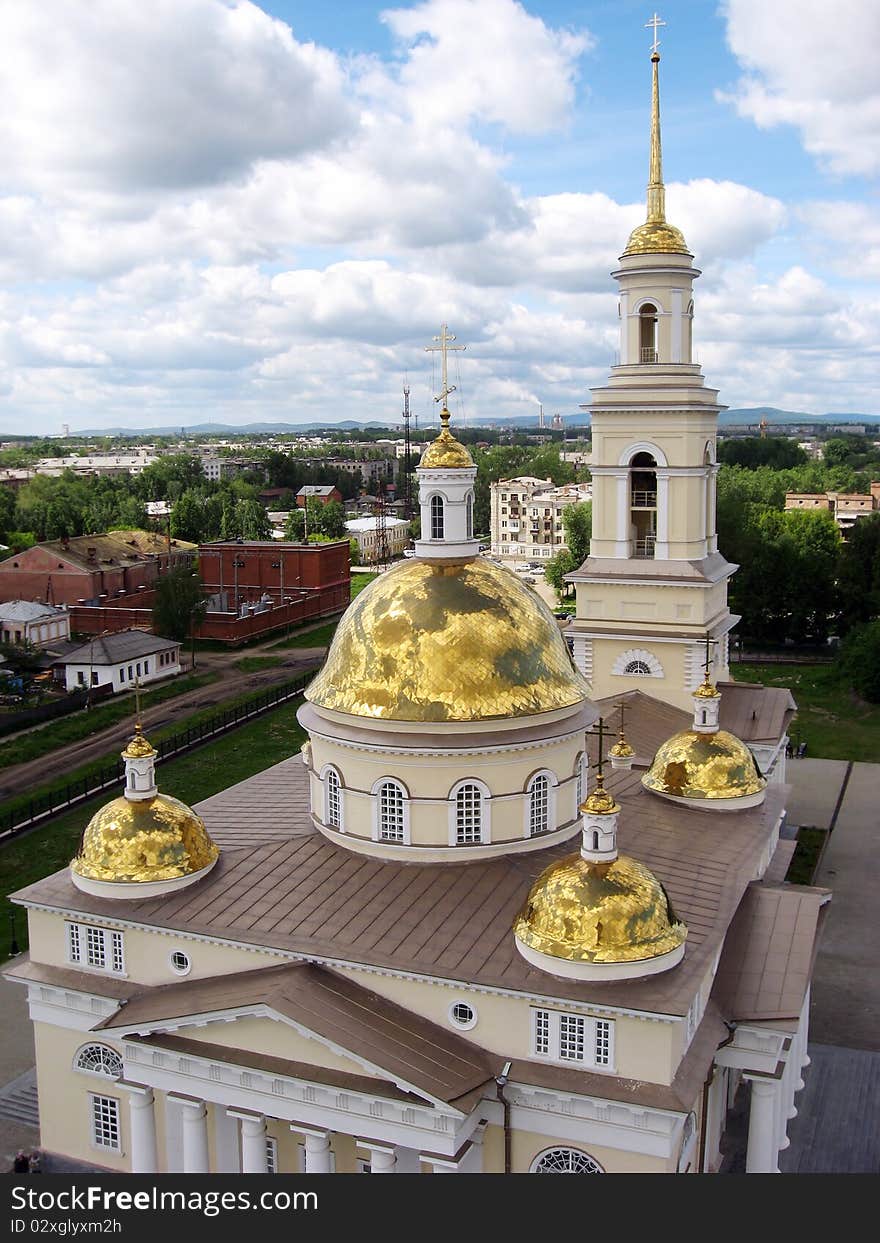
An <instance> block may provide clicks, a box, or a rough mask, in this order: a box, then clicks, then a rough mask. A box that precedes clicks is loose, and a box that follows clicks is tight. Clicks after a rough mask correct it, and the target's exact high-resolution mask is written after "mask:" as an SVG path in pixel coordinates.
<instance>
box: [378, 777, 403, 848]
mask: <svg viewBox="0 0 880 1243" xmlns="http://www.w3.org/2000/svg"><path fill="white" fill-rule="evenodd" d="M403 823H404V822H403V791H402V790H401V788H400V786H399V785H397V783H396V782H394V781H386V782H384V783H383V784H382V785H381V786H380V787H379V838H380V840H381V841H383V842H402V841H404V828H403Z"/></svg>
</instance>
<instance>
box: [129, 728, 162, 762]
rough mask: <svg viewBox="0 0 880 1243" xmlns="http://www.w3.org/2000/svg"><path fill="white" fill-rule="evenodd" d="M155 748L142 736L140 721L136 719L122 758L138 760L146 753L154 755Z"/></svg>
mask: <svg viewBox="0 0 880 1243" xmlns="http://www.w3.org/2000/svg"><path fill="white" fill-rule="evenodd" d="M155 754H156V749H155V748H154V746H153V744H152V743H151V742H148V741H147V739H146V738H145V737H144V733H143V729H142V728H141V723H140V721H138V723H137V725H136V726H135V727H134V734H133V735H132V736H131V738H129V740H128V746H127V747H126V748H125V750H124V751H123V752H122V758H123V759H124V760H140V759H143V758H144V757H145V756H147V755H155Z"/></svg>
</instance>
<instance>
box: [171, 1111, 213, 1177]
mask: <svg viewBox="0 0 880 1243" xmlns="http://www.w3.org/2000/svg"><path fill="white" fill-rule="evenodd" d="M177 1099H178V1100H179V1101H180V1103H181V1104H182V1105H183V1109H182V1110H181V1114H182V1117H183V1172H184V1174H208V1173H210V1166H209V1163H208V1108H207V1106H206V1104H205V1102H204V1101H195V1100H192V1099H191V1098H190V1097H178V1098H177Z"/></svg>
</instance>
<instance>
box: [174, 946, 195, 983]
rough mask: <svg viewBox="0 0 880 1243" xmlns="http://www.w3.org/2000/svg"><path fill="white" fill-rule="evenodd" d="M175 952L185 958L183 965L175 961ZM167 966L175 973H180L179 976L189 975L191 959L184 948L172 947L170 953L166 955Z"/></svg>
mask: <svg viewBox="0 0 880 1243" xmlns="http://www.w3.org/2000/svg"><path fill="white" fill-rule="evenodd" d="M176 954H180V955H181V956H182V957H183V958H185V959H186V965H185V966H178V965H177V964H176V963H175V961H174V957H175V955H176ZM168 966H169V967H170V968H171V970H172V971H173V972H174V974H175V975H180V976H184V975H189V973H190V971H192V959H191V958H190V956H189V954H188V953H187V952H186V950H182V949H179V948H177V949H173V950H172V951H171V953H170V954H169V955H168Z"/></svg>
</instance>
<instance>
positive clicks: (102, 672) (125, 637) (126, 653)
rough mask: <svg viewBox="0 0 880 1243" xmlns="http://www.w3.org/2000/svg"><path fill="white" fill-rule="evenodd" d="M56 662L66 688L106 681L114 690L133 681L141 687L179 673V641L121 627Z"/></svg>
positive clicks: (128, 686)
mask: <svg viewBox="0 0 880 1243" xmlns="http://www.w3.org/2000/svg"><path fill="white" fill-rule="evenodd" d="M60 663H61V664H62V665H63V666H64V681H65V685H66V687H67V689H68V690H69V691H73V690H77V689H78V688H79V687H82V686H106V685H108V684H109V685H111V686H112V687H113V690H114V691H127V690H131V688H132V687H133V686H134V685H135V684H136V683H139V684H140V685H141V686H144V685H146V683H147V682H157V681H159V680H160V679H161V678H169V677H174V676H175V675H176V674H178V673H180V672H181V669H180V643H179V642H178V641H177V640H175V639H161V638H160V637H159V636H158V635H155V634H148V633H147V632H146V631H145V630H121V631H119V633H118V634H105V635H96V636H95V638H94V639H90V640H89V642H88V643H84V644H83V645H82V647H78V648H75V649H74V650H73V651H72V652H70V653H69V654H68V655H67V656H65V657H64V659H63V660H62V661H61V662H60Z"/></svg>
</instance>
